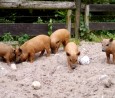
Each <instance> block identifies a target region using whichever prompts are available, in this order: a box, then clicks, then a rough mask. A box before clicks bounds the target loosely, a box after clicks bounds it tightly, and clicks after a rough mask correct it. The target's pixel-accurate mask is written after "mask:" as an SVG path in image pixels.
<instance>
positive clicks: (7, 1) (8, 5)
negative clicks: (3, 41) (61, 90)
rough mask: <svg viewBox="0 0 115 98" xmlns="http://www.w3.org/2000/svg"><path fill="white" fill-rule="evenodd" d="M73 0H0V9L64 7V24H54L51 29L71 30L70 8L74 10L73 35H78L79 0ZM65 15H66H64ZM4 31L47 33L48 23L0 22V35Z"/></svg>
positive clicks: (33, 33)
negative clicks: (72, 0) (64, 0)
mask: <svg viewBox="0 0 115 98" xmlns="http://www.w3.org/2000/svg"><path fill="white" fill-rule="evenodd" d="M74 1H75V2H59V1H55V2H53V1H26V0H17V2H15V0H1V1H0V9H37V10H39V9H45V10H51V9H66V10H68V12H67V19H66V24H54V25H53V31H54V30H56V29H59V28H67V29H68V30H69V31H70V32H71V15H72V10H73V9H74V10H76V11H75V23H74V27H75V29H74V35H75V37H76V38H78V37H79V21H80V5H81V4H80V3H81V2H80V0H74ZM65 17H66V16H65ZM4 32H11V34H13V35H19V34H20V32H24V33H27V34H29V35H37V34H40V33H42V34H44V33H45V34H47V32H48V24H32V23H30V24H29V23H28V24H26V23H15V24H0V36H1V35H2V34H3V33H4Z"/></svg>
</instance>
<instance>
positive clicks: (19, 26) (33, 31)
mask: <svg viewBox="0 0 115 98" xmlns="http://www.w3.org/2000/svg"><path fill="white" fill-rule="evenodd" d="M52 27H53V31H55V30H57V29H60V28H66V24H53V26H52ZM8 32H10V33H11V34H12V35H14V36H16V35H21V34H24V33H26V34H29V35H30V36H36V35H38V34H48V24H32V23H15V24H12V23H7V24H4V23H3V24H0V36H2V35H3V34H4V33H8Z"/></svg>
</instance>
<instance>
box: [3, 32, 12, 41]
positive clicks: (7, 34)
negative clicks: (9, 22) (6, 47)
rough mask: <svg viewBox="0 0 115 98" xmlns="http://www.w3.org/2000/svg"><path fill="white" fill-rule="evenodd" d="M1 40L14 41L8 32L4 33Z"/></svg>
mask: <svg viewBox="0 0 115 98" xmlns="http://www.w3.org/2000/svg"><path fill="white" fill-rule="evenodd" d="M1 39H2V41H13V40H14V39H13V36H12V35H11V33H10V32H8V33H4V34H3V36H2V37H1Z"/></svg>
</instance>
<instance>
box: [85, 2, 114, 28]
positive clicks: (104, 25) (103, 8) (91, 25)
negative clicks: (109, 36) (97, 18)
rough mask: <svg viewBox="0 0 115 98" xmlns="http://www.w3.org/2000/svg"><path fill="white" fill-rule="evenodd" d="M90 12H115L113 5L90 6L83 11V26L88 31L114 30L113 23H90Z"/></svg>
mask: <svg viewBox="0 0 115 98" xmlns="http://www.w3.org/2000/svg"><path fill="white" fill-rule="evenodd" d="M90 12H115V4H90V5H86V9H85V25H86V27H87V28H88V29H89V30H115V22H90V20H89V17H90V16H89V13H90Z"/></svg>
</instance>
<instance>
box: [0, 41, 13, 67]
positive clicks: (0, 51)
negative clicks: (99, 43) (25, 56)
mask: <svg viewBox="0 0 115 98" xmlns="http://www.w3.org/2000/svg"><path fill="white" fill-rule="evenodd" d="M0 57H2V59H3V61H5V62H7V64H8V65H9V64H10V62H12V61H14V60H15V49H14V48H13V47H12V46H11V45H7V44H4V43H0Z"/></svg>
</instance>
